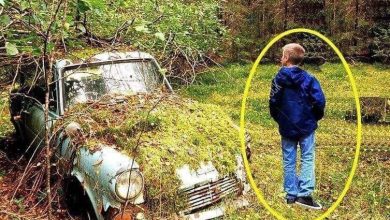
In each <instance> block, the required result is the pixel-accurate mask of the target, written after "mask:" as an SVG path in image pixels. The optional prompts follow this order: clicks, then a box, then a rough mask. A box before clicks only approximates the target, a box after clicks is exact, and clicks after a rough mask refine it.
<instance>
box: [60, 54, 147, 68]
mask: <svg viewBox="0 0 390 220" xmlns="http://www.w3.org/2000/svg"><path fill="white" fill-rule="evenodd" d="M129 59H130V60H132V59H134V60H140V59H141V60H143V59H147V60H151V59H154V57H153V56H152V55H150V54H149V53H146V52H142V51H131V52H103V53H100V54H97V55H94V56H92V57H91V58H90V59H87V61H85V62H73V61H72V60H69V59H61V60H58V61H57V62H56V67H57V68H63V67H66V66H71V65H80V64H82V63H94V62H104V61H115V60H129Z"/></svg>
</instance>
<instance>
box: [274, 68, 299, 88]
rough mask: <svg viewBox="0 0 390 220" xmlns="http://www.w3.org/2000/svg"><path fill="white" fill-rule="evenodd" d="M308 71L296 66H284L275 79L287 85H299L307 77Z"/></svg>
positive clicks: (282, 84) (278, 82) (280, 83)
mask: <svg viewBox="0 0 390 220" xmlns="http://www.w3.org/2000/svg"><path fill="white" fill-rule="evenodd" d="M305 73H306V72H305V71H304V70H302V69H301V68H299V67H297V66H294V67H282V68H281V69H280V70H279V73H278V74H277V76H276V78H275V80H276V83H277V84H279V85H281V86H285V87H299V86H300V85H301V84H302V83H303V82H304V81H305V78H306V74H305Z"/></svg>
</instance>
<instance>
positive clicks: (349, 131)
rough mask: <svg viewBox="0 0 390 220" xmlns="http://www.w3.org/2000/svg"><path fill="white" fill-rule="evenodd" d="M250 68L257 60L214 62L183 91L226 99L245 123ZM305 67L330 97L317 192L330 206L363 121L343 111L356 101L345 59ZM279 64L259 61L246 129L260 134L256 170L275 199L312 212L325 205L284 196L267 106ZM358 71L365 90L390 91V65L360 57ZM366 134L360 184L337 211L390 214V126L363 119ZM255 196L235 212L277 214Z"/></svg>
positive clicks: (342, 215) (354, 215)
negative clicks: (309, 206)
mask: <svg viewBox="0 0 390 220" xmlns="http://www.w3.org/2000/svg"><path fill="white" fill-rule="evenodd" d="M250 68H251V65H235V64H233V65H230V66H227V67H220V68H213V69H211V70H208V71H207V72H205V73H203V74H201V75H199V77H198V80H197V83H196V84H194V85H192V86H189V87H186V88H182V89H181V91H180V93H181V94H183V95H184V96H187V97H191V98H193V99H196V100H198V101H201V102H205V103H213V104H218V105H220V106H222V108H223V109H224V110H225V111H226V112H227V113H228V114H229V115H230V116H231V117H232V118H233V120H235V121H236V122H237V123H238V120H239V117H240V115H239V113H240V108H241V101H242V100H241V99H242V94H243V90H244V87H245V82H246V78H247V76H248V75H249V70H250ZM304 68H305V69H307V70H308V71H309V72H311V73H312V74H314V75H315V76H316V77H317V78H318V79H319V81H320V83H321V85H322V87H323V89H324V91H325V94H326V97H327V109H326V117H325V119H324V120H322V121H321V122H320V127H319V129H318V131H317V151H316V154H317V155H316V158H317V160H316V177H317V178H316V180H317V187H316V192H315V196H316V197H317V198H318V199H319V200H320V202H321V203H322V204H323V205H324V207H325V208H329V207H330V206H331V205H332V203H333V202H335V201H336V199H337V197H338V195H339V194H340V192H341V191H342V189H343V187H344V184H345V181H346V179H347V177H348V174H349V171H350V169H351V166H352V160H353V156H354V147H355V145H356V127H357V126H356V125H355V124H354V123H352V122H347V121H345V120H344V117H345V113H346V111H348V110H352V109H353V108H355V106H354V99H353V93H352V90H351V86H350V84H349V81H348V77H347V75H346V73H345V71H344V69H343V66H342V65H340V64H332V63H327V64H325V65H322V66H320V67H318V66H304ZM278 69H279V67H278V66H276V65H271V64H266V65H260V67H259V68H258V71H257V73H256V75H255V77H254V80H253V81H252V85H251V91H250V95H249V97H248V104H247V115H246V122H247V125H246V126H247V130H248V131H249V132H250V134H251V135H252V139H253V145H252V151H253V159H252V163H251V168H252V173H253V176H254V178H255V182H256V183H257V185H258V187H259V188H260V189H261V190H262V191H263V193H264V197H265V198H266V200H267V201H268V202H269V204H270V205H271V207H273V208H274V209H276V210H277V211H278V212H280V213H281V214H282V215H284V216H285V217H286V218H288V219H313V218H314V217H316V216H319V215H320V214H321V212H319V211H309V210H305V209H302V208H299V207H297V206H287V205H286V204H285V203H284V194H283V188H282V182H283V178H282V161H281V158H282V155H281V149H280V136H279V134H278V131H277V125H276V124H275V122H274V121H273V120H272V119H271V117H270V115H269V113H268V96H269V91H270V84H271V80H272V78H273V77H274V75H275V74H276V72H277V70H278ZM352 71H353V74H354V76H355V78H356V82H357V86H358V89H359V94H360V95H361V96H381V97H389V96H390V88H389V85H390V71H389V67H388V66H383V65H379V64H375V65H367V64H356V65H353V66H352ZM363 134H364V135H363V144H362V148H363V151H362V153H361V158H360V164H359V169H358V172H357V174H356V176H355V178H354V182H353V185H352V187H351V189H350V190H349V192H348V194H347V196H346V197H345V198H344V200H343V202H342V203H341V205H340V207H339V208H338V209H337V210H336V211H335V212H334V213H333V214H332V215H331V217H330V219H389V218H390V199H389V195H390V162H389V158H390V147H389V146H390V126H386V125H364V126H363ZM371 150H375V151H374V152H372V151H371ZM298 166H299V164H298ZM252 201H253V204H252V205H251V207H250V208H248V209H246V210H243V211H240V212H236V213H233V214H232V215H231V219H272V216H271V215H270V214H269V213H268V212H267V211H266V210H265V209H264V208H263V207H261V206H260V205H258V204H257V201H256V198H255V197H254V196H253V197H252Z"/></svg>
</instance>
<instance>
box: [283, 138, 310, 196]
mask: <svg viewBox="0 0 390 220" xmlns="http://www.w3.org/2000/svg"><path fill="white" fill-rule="evenodd" d="M298 144H299V146H300V148H301V172H300V174H299V176H298V175H297V171H296V162H297V147H298ZM282 150H283V171H284V191H285V192H286V193H287V196H286V197H287V198H288V199H290V198H291V199H292V198H296V197H302V196H311V194H312V193H313V191H314V185H315V173H314V169H315V137H314V132H313V133H312V134H310V135H308V136H306V137H303V138H300V139H299V140H297V141H296V140H291V139H288V138H284V137H282Z"/></svg>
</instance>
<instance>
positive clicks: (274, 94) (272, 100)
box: [269, 77, 282, 121]
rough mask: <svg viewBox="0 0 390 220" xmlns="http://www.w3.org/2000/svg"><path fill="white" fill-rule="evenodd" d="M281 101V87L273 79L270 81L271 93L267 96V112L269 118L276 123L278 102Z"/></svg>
mask: <svg viewBox="0 0 390 220" xmlns="http://www.w3.org/2000/svg"><path fill="white" fill-rule="evenodd" d="M281 99H282V87H281V86H280V85H279V84H278V83H277V78H276V77H275V78H274V79H273V80H272V85H271V92H270V95H269V111H270V114H271V117H272V118H273V119H274V120H275V121H277V118H278V114H279V108H280V102H281Z"/></svg>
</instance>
